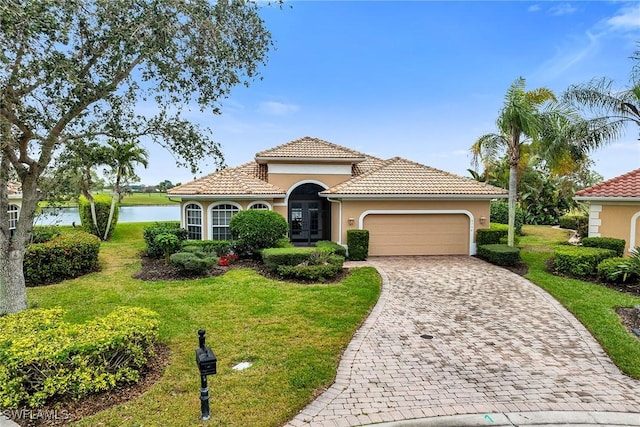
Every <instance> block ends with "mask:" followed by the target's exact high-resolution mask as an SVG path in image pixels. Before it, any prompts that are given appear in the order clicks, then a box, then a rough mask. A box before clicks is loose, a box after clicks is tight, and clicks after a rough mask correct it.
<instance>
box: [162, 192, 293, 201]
mask: <svg viewBox="0 0 640 427" xmlns="http://www.w3.org/2000/svg"><path fill="white" fill-rule="evenodd" d="M286 196H287V195H286V193H277V194H184V193H183V194H167V197H169V198H171V197H174V198H180V199H189V200H199V199H281V198H284V197H286Z"/></svg>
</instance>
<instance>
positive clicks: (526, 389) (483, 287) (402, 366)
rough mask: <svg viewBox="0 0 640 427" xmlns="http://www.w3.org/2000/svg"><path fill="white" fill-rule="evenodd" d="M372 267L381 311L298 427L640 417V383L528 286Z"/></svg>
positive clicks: (438, 261) (461, 260)
mask: <svg viewBox="0 0 640 427" xmlns="http://www.w3.org/2000/svg"><path fill="white" fill-rule="evenodd" d="M369 264H371V265H373V266H375V267H376V268H377V269H378V271H380V273H381V274H382V276H383V279H384V285H383V292H382V295H381V298H380V301H379V302H378V304H377V306H376V308H375V309H374V311H373V312H372V314H371V315H370V316H369V318H368V319H367V321H366V322H365V324H364V325H363V327H362V328H361V329H360V330H359V331H358V333H357V334H356V336H355V337H354V339H353V341H352V342H351V344H350V345H349V347H348V348H347V350H346V351H345V354H344V355H343V358H342V361H341V363H340V367H339V369H338V374H337V377H336V381H335V383H334V384H333V386H331V387H330V388H329V389H328V390H327V391H326V392H324V393H323V394H322V395H321V396H319V397H318V398H317V399H316V400H315V401H314V402H312V403H311V404H309V405H308V406H307V407H306V408H304V409H303V410H302V411H301V412H300V414H298V416H296V417H295V418H294V419H293V420H292V421H291V422H290V423H289V424H288V425H289V426H292V427H293V426H296V427H297V426H308V425H313V426H323V427H329V426H355V425H362V424H369V423H376V422H383V421H398V420H405V419H413V418H423V417H433V416H440V415H454V414H483V413H491V412H493V413H495V412H517V411H620V412H635V413H640V382H639V381H636V380H633V379H630V378H628V377H626V376H624V375H623V374H621V373H620V372H619V370H618V369H617V368H616V367H615V365H613V363H612V362H611V361H610V360H609V358H608V357H607V356H606V355H605V353H604V351H603V350H602V349H601V348H600V346H599V345H598V344H597V343H596V341H595V340H594V339H593V337H592V336H591V335H590V334H589V333H588V332H587V330H586V329H585V328H584V327H583V326H582V325H581V324H580V323H579V322H578V321H577V320H576V319H575V318H574V317H573V316H572V315H571V314H570V313H569V312H568V311H567V310H565V309H564V308H563V307H562V306H561V305H560V304H559V303H558V302H556V301H555V300H554V299H553V298H552V297H551V296H549V295H548V294H547V293H546V292H544V291H542V290H541V289H539V288H538V287H536V286H535V285H533V284H531V283H530V282H529V281H527V280H526V279H524V278H522V277H520V276H518V275H516V274H513V273H510V272H508V271H506V270H504V269H501V268H498V267H495V266H493V265H490V264H488V263H485V262H483V261H480V260H478V259H475V258H471V257H403V258H372V259H371V260H370V262H369ZM422 335H430V336H432V337H433V338H432V339H428V338H422V337H421V336H422ZM639 416H640V415H639Z"/></svg>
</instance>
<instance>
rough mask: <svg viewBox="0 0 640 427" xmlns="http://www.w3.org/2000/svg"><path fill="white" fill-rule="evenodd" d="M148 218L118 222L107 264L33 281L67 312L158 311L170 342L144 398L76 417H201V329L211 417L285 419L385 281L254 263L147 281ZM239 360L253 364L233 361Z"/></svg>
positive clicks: (326, 370)
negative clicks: (48, 281)
mask: <svg viewBox="0 0 640 427" xmlns="http://www.w3.org/2000/svg"><path fill="white" fill-rule="evenodd" d="M143 197H145V196H143ZM144 225H145V224H118V226H117V229H116V231H115V233H114V236H113V239H112V241H110V242H106V243H103V244H102V246H101V250H100V260H101V264H102V271H100V272H98V273H94V274H90V275H87V276H84V277H82V278H78V279H75V280H69V281H65V282H63V283H60V284H57V285H52V286H46V287H40V288H30V289H29V290H28V296H29V301H30V304H31V305H32V306H38V307H54V306H61V307H63V308H65V309H67V310H68V314H67V316H66V318H67V320H68V321H75V322H81V321H85V320H87V319H89V318H93V317H95V316H103V315H105V314H106V313H108V312H110V311H111V310H113V309H114V308H115V307H117V306H121V305H127V306H128V305H132V306H141V307H147V308H150V309H152V310H154V311H156V312H158V313H159V314H160V318H161V324H160V341H161V342H163V343H165V344H167V345H168V346H169V348H170V350H171V356H170V358H171V360H170V364H169V367H168V368H167V370H166V371H165V373H164V375H163V377H162V379H161V380H160V381H159V382H158V383H156V384H155V385H154V386H153V387H152V388H151V389H150V390H149V391H148V392H146V393H145V394H143V395H142V396H141V397H139V398H137V399H134V400H132V401H129V402H127V403H125V404H122V405H119V406H116V407H114V408H112V409H109V410H106V411H102V412H100V413H98V414H96V415H94V416H91V417H87V418H85V419H83V420H82V421H81V422H80V423H79V425H85V426H94V425H105V426H120V425H125V424H126V425H145V426H156V425H158V426H159V425H162V426H172V425H173V426H186V425H198V424H199V422H200V421H199V416H200V400H199V386H200V377H199V374H198V370H197V367H196V365H195V361H194V358H195V356H194V353H195V348H196V347H197V345H198V336H197V331H198V329H199V328H204V329H206V331H207V337H208V340H207V343H208V345H210V346H211V347H212V349H213V350H214V352H215V353H216V355H217V357H218V374H216V375H214V376H211V377H209V388H210V393H211V413H212V419H211V421H209V422H208V423H206V424H207V425H216V426H218V425H219V426H238V425H243V426H269V425H271V426H276V425H280V424H282V423H284V422H286V421H287V420H288V419H290V418H292V417H293V416H294V415H295V414H296V413H297V412H298V411H299V410H300V409H301V408H302V407H304V405H305V404H306V403H308V402H310V401H311V400H312V399H313V397H314V393H315V392H316V391H317V390H318V389H321V388H323V387H327V386H328V385H330V384H331V383H332V381H333V378H334V376H335V372H336V369H337V365H338V362H339V359H340V355H341V354H342V351H343V350H344V349H345V347H346V346H347V344H348V343H349V341H350V339H351V337H352V336H353V333H354V332H355V330H356V329H357V327H358V325H359V324H360V323H361V322H362V321H363V319H364V318H365V317H366V315H367V313H368V312H369V310H370V309H371V307H372V306H373V305H374V304H375V302H376V301H377V298H378V295H379V292H380V283H381V280H380V276H379V275H378V274H377V272H376V271H375V270H374V269H373V268H370V267H364V268H357V269H352V274H351V275H350V276H349V277H347V278H346V279H344V280H343V281H342V282H341V283H338V284H328V285H298V284H293V283H283V282H277V281H273V280H268V279H265V278H263V277H262V276H260V275H258V274H257V273H256V272H254V271H253V270H248V269H236V270H230V271H229V272H227V273H226V274H224V275H223V276H220V277H216V278H208V279H199V280H188V281H180V282H143V281H139V280H134V279H132V278H131V275H132V274H133V273H135V272H136V271H138V269H139V267H140V262H139V257H138V253H139V252H140V251H141V250H143V248H144V243H143V240H142V229H143V226H144ZM242 361H251V362H253V363H254V365H253V366H252V367H251V368H249V369H247V370H244V371H235V370H232V369H231V367H232V366H234V365H236V364H237V363H239V362H242Z"/></svg>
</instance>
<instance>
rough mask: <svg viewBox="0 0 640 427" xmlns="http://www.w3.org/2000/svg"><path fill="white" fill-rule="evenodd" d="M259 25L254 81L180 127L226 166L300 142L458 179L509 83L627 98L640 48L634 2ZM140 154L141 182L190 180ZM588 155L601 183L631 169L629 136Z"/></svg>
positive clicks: (378, 10)
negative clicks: (397, 160) (265, 37)
mask: <svg viewBox="0 0 640 427" xmlns="http://www.w3.org/2000/svg"><path fill="white" fill-rule="evenodd" d="M263 16H264V19H265V21H266V25H267V27H268V28H269V30H270V31H271V33H272V36H273V40H274V42H275V49H274V50H273V51H272V52H271V53H270V55H269V61H268V64H267V65H266V66H265V67H263V69H262V80H259V81H256V82H254V83H253V84H252V85H251V86H250V87H249V88H244V87H237V88H236V89H235V90H234V91H233V93H232V95H231V97H230V98H229V99H227V100H226V101H225V102H223V105H222V113H223V114H222V115H221V116H210V115H208V114H203V113H194V114H193V115H192V116H191V119H192V120H193V121H196V122H198V123H201V124H202V125H204V126H208V127H210V128H211V129H212V130H213V138H214V139H215V140H216V141H217V142H219V143H220V144H221V146H222V151H223V153H224V155H225V162H226V164H227V165H229V166H237V165H239V164H242V163H245V162H247V161H250V160H252V159H253V157H254V155H255V153H256V152H258V151H261V150H264V149H267V148H271V147H274V146H276V145H279V144H282V143H285V142H288V141H291V140H294V139H297V138H300V137H303V136H312V137H317V138H321V139H324V140H327V141H330V142H333V143H336V144H340V145H344V146H347V147H350V148H353V149H356V150H359V151H362V152H365V153H368V154H372V155H375V156H378V157H381V158H389V157H394V156H401V157H404V158H407V159H410V160H413V161H416V162H419V163H422V164H425V165H429V166H433V167H436V168H439V169H443V170H447V171H449V172H453V173H456V174H459V175H464V176H468V173H467V169H468V168H470V167H471V165H470V160H471V158H470V156H469V147H470V146H471V145H472V144H473V143H474V141H475V140H476V139H477V138H478V137H479V136H481V135H483V134H486V133H491V132H494V131H495V119H496V117H497V114H498V112H499V110H500V108H501V106H502V102H503V99H504V94H505V92H506V90H507V88H508V87H509V86H510V85H511V83H512V82H513V81H514V80H515V79H516V78H518V77H520V76H522V77H524V78H525V79H526V82H527V89H534V88H537V87H543V86H544V87H547V88H549V89H552V90H553V91H554V92H556V94H557V95H560V94H561V93H562V92H563V91H564V90H565V89H566V88H567V87H568V86H569V85H570V84H572V83H580V82H585V81H588V80H590V79H591V78H594V77H602V76H606V77H610V78H612V79H614V80H615V81H616V83H617V87H620V88H624V87H628V85H629V76H630V71H631V66H632V61H631V60H630V59H629V57H630V56H631V54H632V53H633V52H634V50H637V49H639V47H638V45H637V42H640V3H639V2H625V1H615V2H603V1H601V2H596V1H593V2H591V1H590V2H586V1H577V2H555V1H537V2H536V1H533V2H528V1H526V2H525V1H522V2H521V1H508V2H507V1H493V2H485V1H447V2H435V1H407V2H398V1H388V2H385V1H352V2H344V1H291V2H286V3H285V5H284V6H283V7H282V8H281V9H280V8H274V7H270V8H265V9H264V10H263ZM148 148H149V150H150V152H151V156H150V167H149V168H148V169H147V170H139V175H140V177H141V178H142V182H143V183H145V184H157V183H158V182H160V181H162V180H164V179H169V180H171V181H172V182H174V183H176V182H183V183H184V182H187V181H189V180H191V179H193V176H192V175H191V173H190V172H189V171H188V170H187V169H179V168H177V167H176V166H175V162H174V160H173V158H172V157H171V155H170V154H168V153H167V152H165V151H164V150H162V149H161V148H159V147H157V146H149V147H148ZM592 158H593V159H594V161H595V167H594V169H595V170H596V171H597V172H598V173H600V174H601V175H603V176H604V177H605V179H608V178H612V177H614V176H617V175H620V174H622V173H625V172H628V171H630V170H633V169H636V168H639V167H640V142H639V141H638V131H637V129H636V128H632V127H629V129H628V131H627V132H626V134H625V135H624V137H622V138H620V139H619V140H618V141H616V142H615V143H613V144H611V145H609V146H608V147H606V148H603V149H600V150H598V151H595V152H593V153H592ZM201 168H202V170H203V174H205V173H210V172H212V171H213V167H212V165H211V163H206V162H203V163H202V165H201Z"/></svg>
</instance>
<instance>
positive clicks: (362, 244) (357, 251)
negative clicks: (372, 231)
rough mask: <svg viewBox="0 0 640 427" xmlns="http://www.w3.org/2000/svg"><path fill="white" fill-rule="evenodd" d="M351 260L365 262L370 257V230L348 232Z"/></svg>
mask: <svg viewBox="0 0 640 427" xmlns="http://www.w3.org/2000/svg"><path fill="white" fill-rule="evenodd" d="M347 247H348V248H349V259H350V260H353V261H365V260H366V259H367V257H368V256H369V230H347Z"/></svg>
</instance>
